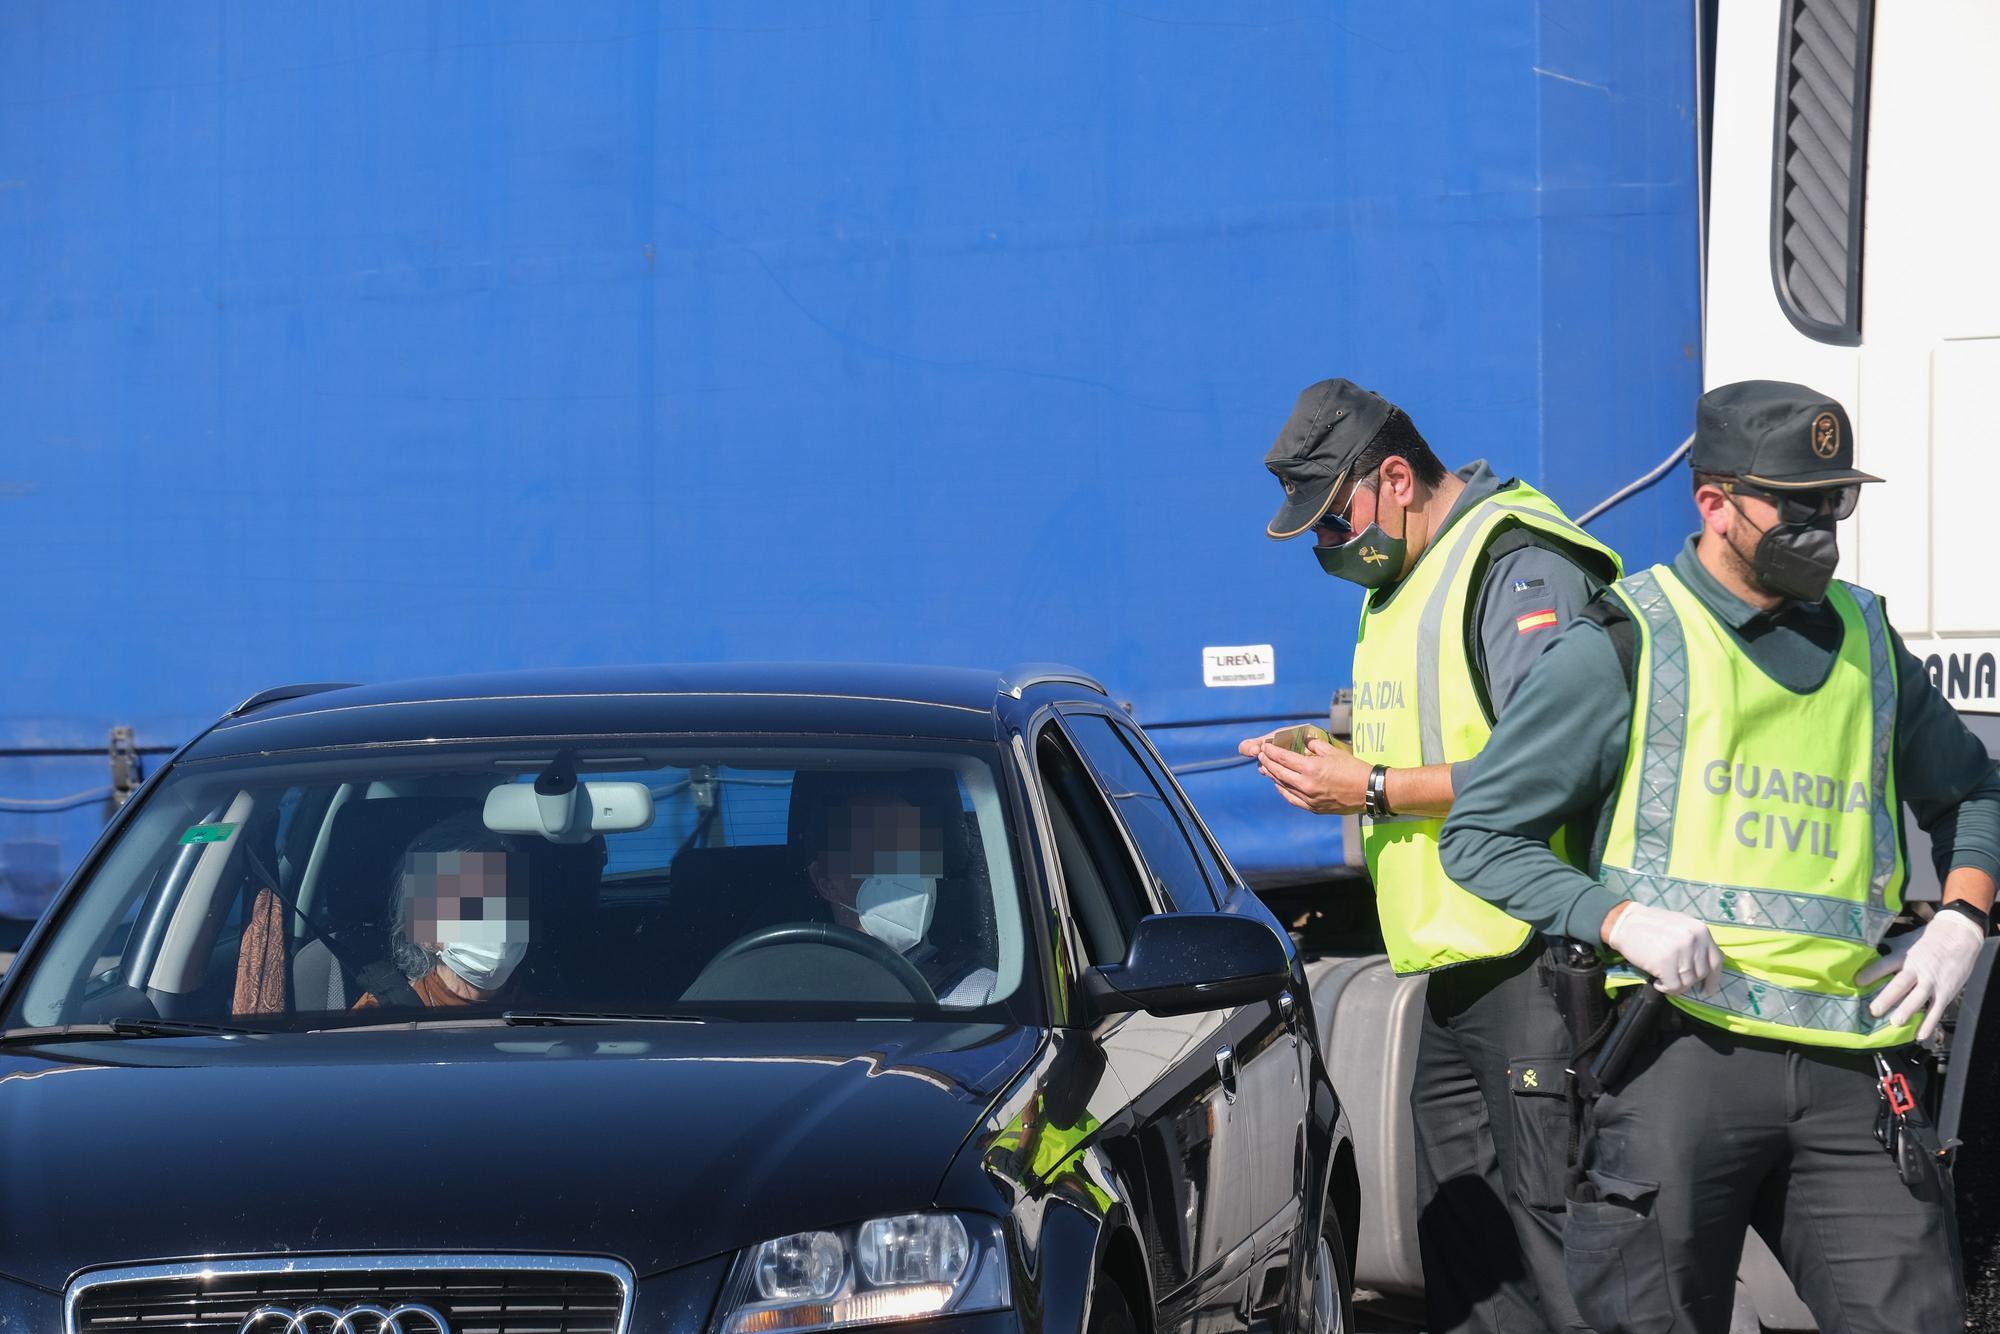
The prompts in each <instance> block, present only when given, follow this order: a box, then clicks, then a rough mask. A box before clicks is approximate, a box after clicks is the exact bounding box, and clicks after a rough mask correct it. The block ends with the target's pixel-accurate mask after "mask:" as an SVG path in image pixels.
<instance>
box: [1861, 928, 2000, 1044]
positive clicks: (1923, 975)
mask: <svg viewBox="0 0 2000 1334" xmlns="http://www.w3.org/2000/svg"><path fill="white" fill-rule="evenodd" d="M1985 939H1986V937H1985V935H1984V933H1982V932H1981V931H1980V929H1979V924H1978V923H1977V922H1974V921H1973V920H1972V919H1971V918H1969V917H1967V916H1965V915H1964V914H1963V913H1955V912H1941V913H1939V914H1938V915H1937V916H1935V917H1933V918H1931V920H1930V921H1929V922H1928V923H1927V924H1926V925H1925V926H1924V929H1923V930H1921V931H1911V932H1908V933H1906V934H1904V935H1902V936H1899V937H1898V938H1897V939H1896V941H1895V942H1894V943H1893V944H1891V946H1890V948H1889V952H1888V953H1887V954H1885V955H1883V956H1882V957H1881V958H1879V959H1877V960H1876V961H1875V962H1874V963H1871V964H1869V965H1868V966H1867V967H1866V968H1864V969H1862V970H1861V971H1860V972H1859V973H1857V974H1855V977H1854V985H1855V986H1857V987H1861V988H1863V989H1864V990H1865V989H1866V988H1867V987H1868V986H1869V985H1870V984H1871V983H1874V982H1878V981H1880V980H1881V979H1882V978H1885V977H1887V976H1889V975H1890V974H1891V973H1894V974H1895V975H1896V980H1895V981H1893V982H1891V983H1890V984H1889V985H1888V986H1886V987H1883V988H1882V990H1881V993H1880V994H1879V995H1877V996H1876V997H1875V1000H1874V1002H1873V1003H1872V1004H1871V1005H1869V1007H1868V1013H1870V1014H1872V1015H1874V1016H1875V1017H1876V1018H1877V1019H1880V1018H1881V1017H1882V1016H1883V1015H1885V1014H1889V1010H1890V1007H1892V1006H1893V1007H1894V1008H1895V1011H1896V1012H1895V1013H1894V1014H1889V1022H1890V1023H1891V1024H1906V1023H1908V1022H1909V1021H1910V1019H1911V1017H1912V1016H1913V1015H1915V1014H1916V1013H1917V1011H1919V1010H1922V1011H1923V1012H1924V1026H1923V1027H1922V1028H1920V1029H1918V1030H1917V1041H1919V1042H1928V1041H1929V1040H1930V1036H1931V1034H1933V1033H1935V1032H1937V1027H1938V1025H1939V1024H1941V1023H1943V1022H1944V1012H1945V1010H1946V1009H1947V1008H1948V1007H1949V1006H1950V1005H1951V1003H1952V1002H1953V1001H1955V1000H1957V999H1958V993H1959V992H1961V991H1963V990H1965V980H1966V979H1967V978H1968V977H1971V976H1972V965H1973V963H1974V961H1976V960H1977V959H1978V958H1979V946H1980V945H1981V944H1982V943H1983V942H1984V941H1985Z"/></svg>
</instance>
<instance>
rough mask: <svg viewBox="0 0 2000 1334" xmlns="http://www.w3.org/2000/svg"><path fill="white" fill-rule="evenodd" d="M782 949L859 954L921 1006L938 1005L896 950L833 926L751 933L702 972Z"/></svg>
mask: <svg viewBox="0 0 2000 1334" xmlns="http://www.w3.org/2000/svg"><path fill="white" fill-rule="evenodd" d="M780 945H826V946H830V947H832V948H833V949H838V950H846V951H847V952H848V953H850V954H859V955H860V956H861V957H862V958H864V959H867V960H868V961H869V962H871V963H874V964H879V965H880V966H881V967H882V968H883V969H884V970H886V971H887V972H888V973H890V974H891V975H892V976H893V977H894V978H895V979H896V981H897V982H899V983H901V984H902V987H903V989H904V990H905V991H907V992H909V993H910V998H911V999H912V1000H914V1001H916V1002H917V1003H918V1004H919V1005H935V1004H937V993H936V992H935V991H932V990H931V984H930V983H928V982H926V981H924V975H923V974H922V973H920V972H918V971H917V966H916V965H915V964H913V963H911V962H910V961H909V960H908V959H905V958H904V957H903V956H902V955H901V954H899V953H897V952H896V951H895V950H893V949H891V948H889V947H888V946H887V945H884V944H883V943H882V942H881V941H879V940H877V939H875V937H873V936H871V935H869V934H868V933H867V932H866V931H856V930H854V929H853V928H852V927H846V926H838V925H835V924H834V923H832V922H779V923H778V924H777V925H776V926H767V927H763V928H761V929H759V930H756V931H752V932H751V933H750V934H749V935H747V936H743V937H740V938H738V939H737V940H735V941H734V942H732V943H731V944H730V945H729V947H728V948H726V949H725V950H723V951H722V953H720V954H718V955H716V956H715V957H714V958H713V959H710V960H709V961H708V965H707V967H705V968H703V969H702V971H703V972H704V973H706V972H707V971H708V970H709V969H711V968H714V967H716V966H718V965H719V964H722V963H725V962H727V961H728V960H730V959H734V958H737V957H739V956H741V955H745V954H749V953H750V952H751V951H753V950H764V949H773V948H775V947H777V946H780Z"/></svg>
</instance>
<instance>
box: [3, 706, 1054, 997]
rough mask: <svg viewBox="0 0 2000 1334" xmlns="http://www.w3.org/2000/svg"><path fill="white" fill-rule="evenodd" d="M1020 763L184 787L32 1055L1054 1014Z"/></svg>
mask: <svg viewBox="0 0 2000 1334" xmlns="http://www.w3.org/2000/svg"><path fill="white" fill-rule="evenodd" d="M996 758H997V751H996V750H994V748H992V747H984V748H980V747H973V746H963V745H961V746H950V745H941V744H940V745H931V746H921V747H920V745H919V743H916V742H898V743H895V745H894V746H893V747H892V746H887V745H884V746H875V745H868V744H863V743H859V742H856V741H854V740H852V739H846V738H843V739H842V740H841V741H840V742H839V743H838V744H820V743H814V742H810V741H807V740H804V739H801V740H799V741H797V742H795V743H788V744H783V745H776V744H770V743H768V742H765V743H759V744H754V745H738V744H731V743H716V744H709V745H703V746H699V747H695V748H692V749H691V748H689V746H688V745H687V744H686V743H685V742H678V741H675V742H662V741H658V740H649V739H646V738H633V739H629V740H618V741H612V742H602V741H592V742H590V743H589V744H583V745H578V746H574V747H570V746H558V745H555V744H553V743H551V744H542V745H537V744H534V743H512V744H501V745H482V746H470V745H467V746H446V745H430V746H425V747H422V748H421V749H420V750H415V751H414V753H412V752H411V751H407V750H405V751H400V752H399V751H392V750H387V749H384V748H372V749H352V750H326V751H316V752H312V753H311V754H310V755H309V756H305V757H300V756H298V755H296V754H294V755H287V756H277V757H264V758H258V759H251V760H244V759H225V760H208V761H201V762H195V763H185V764H181V765H178V766H176V767H175V769H174V770H173V771H172V772H171V773H170V774H168V775H167V776H166V779H165V781H164V782H162V783H161V784H160V785H159V786H158V787H157V788H156V789H154V790H153V791H151V792H149V793H148V794H146V796H145V798H144V804H143V807H142V808H141V809H140V810H138V811H137V812H136V813H135V815H134V816H133V818H132V820H131V821H130V823H129V824H128V825H127V826H126V827H125V829H124V830H123V831H122V833H121V834H120V835H119V837H118V839H117V841H116V843H115V844H114V845H113V846H112V847H111V848H110V849H109V850H108V851H107V852H106V853H105V855H104V856H103V857H102V859H101V860H100V862H99V864H98V865H97V867H96V870H95V871H94V873H93V874H92V875H91V876H90V878H89V880H88V882H87V883H84V884H82V885H80V886H79V887H77V888H76V889H75V890H74V891H73V892H72V894H71V896H70V901H69V902H68V903H67V904H66V905H65V906H64V907H62V908H61V909H60V910H59V911H60V914H61V916H60V924H59V925H58V927H57V928H56V929H55V930H54V931H53V932H52V933H51V934H50V935H49V937H48V938H47V939H46V940H45V941H44V942H43V943H42V944H41V946H40V947H38V948H36V949H35V950H34V951H33V953H32V955H31V956H30V957H27V958H24V960H23V961H22V964H21V971H22V973H23V975H22V976H21V977H19V978H17V979H15V981H16V983H17V989H16V990H15V992H14V998H13V1001H12V1004H11V1005H10V1007H9V1012H8V1015H7V1018H6V1027H7V1028H8V1029H9V1030H20V1029H24V1028H43V1027H50V1026H69V1025H81V1026H90V1025H108V1026H111V1027H113V1028H115V1029H119V1030H121V1031H122V1030H131V1029H138V1028H144V1027H147V1026H150V1027H151V1028H152V1029H153V1030H154V1031H169V1030H171V1029H172V1028H173V1027H174V1026H175V1025H182V1026H187V1027H189V1028H192V1027H193V1026H195V1025H203V1024H208V1025H225V1026H228V1027H232V1028H249V1029H273V1030H291V1031H307V1030H323V1029H331V1028H342V1027H353V1026H362V1025H366V1026H377V1027H379V1026H383V1025H397V1024H416V1023H424V1024H435V1023H445V1022H466V1021H478V1020H485V1021H488V1022H508V1023H564V1022H592V1021H595V1020H597V1019H601V1018H605V1017H645V1018H652V1019H670V1018H671V1019H680V1020H706V1021H722V1020H783V1019H799V1018H812V1019H899V1018H901V1019H915V1018H950V1019H954V1020H956V1019H960V1018H963V1019H967V1020H1001V1019H1012V1020H1016V1021H1025V1020H1028V1019H1030V1018H1031V1017H1032V1015H1033V1014H1034V1013H1035V1009H1034V1003H1035V998H1036V996H1037V995H1038V994H1039V993H1038V990H1037V986H1036V977H1035V965H1034V963H1033V962H1032V961H1033V960H1034V959H1036V958H1038V957H1039V956H1038V954H1037V952H1036V950H1035V949H1034V948H1033V947H1032V945H1031V943H1030V942H1031V941H1032V939H1033V933H1032V931H1031V929H1030V927H1029V924H1028V921H1027V919H1026V918H1025V916H1024V914H1023V911H1022V895H1021V893H1020V892H1019V889H1018V887H1017V881H1016V875H1015V859H1014V849H1013V846H1012V841H1011V839H1010V837H1009V833H1008V820H1007V815H1006V806H1005V804H1004V802H1003V799H1002V796H1001V791H1002V788H1001V785H1000V781H999V775H998V771H997V769H996V766H995V761H996Z"/></svg>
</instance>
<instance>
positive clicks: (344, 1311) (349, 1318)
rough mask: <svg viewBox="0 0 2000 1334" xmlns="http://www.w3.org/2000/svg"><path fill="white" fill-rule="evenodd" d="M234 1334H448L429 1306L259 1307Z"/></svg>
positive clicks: (366, 1304) (247, 1316) (358, 1304)
mask: <svg viewBox="0 0 2000 1334" xmlns="http://www.w3.org/2000/svg"><path fill="white" fill-rule="evenodd" d="M236 1334H451V1326H450V1325H447V1324H446V1323H445V1320H444V1317H443V1316H441V1315H439V1314H438V1313H437V1312H436V1311H435V1310H433V1309H432V1308H430V1307H428V1306H421V1305H419V1304H417V1303H416V1302H404V1303H402V1304H401V1305H399V1306H375V1305H372V1304H370V1303H368V1302H357V1303H356V1304H355V1305H353V1306H348V1307H339V1306H317V1305H316V1306H301V1307H299V1308H298V1309H296V1310H294V1309H293V1308H291V1307H289V1306H260V1307H258V1308H257V1309H256V1310H254V1311H252V1312H251V1313H250V1314H249V1315H246V1316H244V1317H243V1323H242V1324H241V1325H238V1326H237V1327H236Z"/></svg>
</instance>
